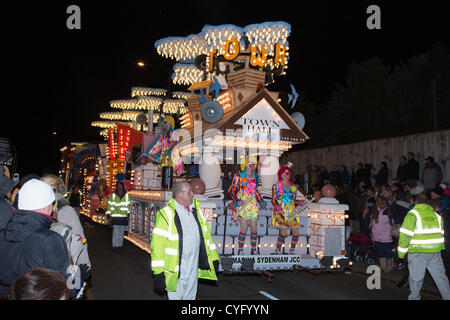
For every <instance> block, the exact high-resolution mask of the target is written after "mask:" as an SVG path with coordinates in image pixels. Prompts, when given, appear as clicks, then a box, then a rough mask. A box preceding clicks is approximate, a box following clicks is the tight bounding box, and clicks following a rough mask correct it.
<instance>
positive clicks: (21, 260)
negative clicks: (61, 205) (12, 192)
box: [0, 210, 69, 295]
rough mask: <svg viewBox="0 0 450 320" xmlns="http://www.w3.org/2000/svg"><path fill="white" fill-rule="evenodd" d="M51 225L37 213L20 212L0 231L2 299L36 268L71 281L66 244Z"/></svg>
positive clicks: (14, 214) (0, 288) (0, 291)
mask: <svg viewBox="0 0 450 320" xmlns="http://www.w3.org/2000/svg"><path fill="white" fill-rule="evenodd" d="M50 224H51V222H50V220H49V219H48V218H46V217H44V216H43V215H41V214H39V213H37V212H33V211H26V210H18V211H14V213H13V216H12V218H11V220H10V221H9V223H8V225H7V226H6V228H5V229H3V230H0V255H1V258H0V295H1V294H2V293H3V292H4V291H5V290H6V289H7V288H8V287H10V286H11V285H12V284H13V283H14V281H15V280H16V279H17V278H18V277H20V276H21V275H22V274H23V273H25V272H27V271H28V270H30V269H33V268H47V269H51V270H54V271H58V272H60V273H61V274H63V275H64V276H65V277H66V278H67V277H68V275H67V273H66V272H67V268H68V266H69V253H68V252H67V247H66V243H65V242H64V239H63V238H62V237H61V236H60V235H59V234H58V233H56V232H54V231H51V230H50V229H49V228H50Z"/></svg>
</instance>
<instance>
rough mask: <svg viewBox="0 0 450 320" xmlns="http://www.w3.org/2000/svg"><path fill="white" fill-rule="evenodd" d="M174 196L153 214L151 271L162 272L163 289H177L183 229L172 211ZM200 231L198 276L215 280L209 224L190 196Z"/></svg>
mask: <svg viewBox="0 0 450 320" xmlns="http://www.w3.org/2000/svg"><path fill="white" fill-rule="evenodd" d="M175 206H176V203H175V199H171V200H170V201H169V203H168V205H167V206H166V207H164V208H162V209H161V210H159V211H158V212H157V213H156V220H155V226H154V228H153V233H152V240H151V244H150V246H151V249H152V253H151V259H152V271H153V273H154V274H160V273H161V272H164V275H165V279H166V291H177V284H178V279H179V277H180V274H181V271H180V264H181V255H180V253H182V252H183V247H182V245H183V244H182V241H180V239H181V240H182V239H183V230H182V228H181V222H180V218H179V217H178V213H177V212H176V211H175ZM192 213H193V214H194V217H195V219H196V221H197V224H198V227H199V230H201V232H200V252H199V264H198V277H199V278H202V279H209V280H217V275H216V273H215V271H214V264H213V261H215V260H219V254H218V253H217V250H216V246H215V244H214V241H213V240H212V236H211V231H210V228H209V224H208V222H207V221H206V219H205V217H204V216H203V214H202V212H201V209H200V206H199V203H198V200H197V199H194V209H193V211H192Z"/></svg>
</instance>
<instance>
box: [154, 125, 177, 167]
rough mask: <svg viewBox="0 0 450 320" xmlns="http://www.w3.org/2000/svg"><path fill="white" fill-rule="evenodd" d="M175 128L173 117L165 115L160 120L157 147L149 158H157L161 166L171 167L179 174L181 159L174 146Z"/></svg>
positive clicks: (175, 143) (175, 138)
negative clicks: (160, 128) (160, 126)
mask: <svg viewBox="0 0 450 320" xmlns="http://www.w3.org/2000/svg"><path fill="white" fill-rule="evenodd" d="M174 128H175V119H174V118H173V117H171V116H165V117H164V118H163V120H162V129H163V131H162V132H161V135H160V137H159V141H158V147H159V148H158V149H156V150H155V151H154V152H152V154H151V158H153V159H157V161H159V165H160V166H161V167H173V170H174V172H175V173H178V174H181V173H182V171H183V164H182V161H181V160H182V159H181V157H180V154H179V150H178V149H177V148H175V147H176V145H177V143H178V137H177V134H176V132H175V131H174Z"/></svg>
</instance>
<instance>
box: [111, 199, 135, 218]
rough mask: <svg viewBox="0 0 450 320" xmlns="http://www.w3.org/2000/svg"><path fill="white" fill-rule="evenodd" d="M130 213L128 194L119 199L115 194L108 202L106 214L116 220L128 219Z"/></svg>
mask: <svg viewBox="0 0 450 320" xmlns="http://www.w3.org/2000/svg"><path fill="white" fill-rule="evenodd" d="M129 211H130V198H129V196H128V193H125V196H123V197H122V198H119V196H118V195H117V194H115V193H113V194H112V195H111V196H110V197H109V200H108V207H107V210H106V214H109V215H110V216H111V217H113V218H114V217H115V218H126V217H128V212H129Z"/></svg>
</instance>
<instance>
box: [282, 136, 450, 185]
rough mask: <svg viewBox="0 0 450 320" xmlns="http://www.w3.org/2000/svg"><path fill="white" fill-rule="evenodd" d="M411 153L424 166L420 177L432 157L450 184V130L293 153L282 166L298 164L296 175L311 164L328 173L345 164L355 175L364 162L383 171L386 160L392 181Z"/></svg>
mask: <svg viewBox="0 0 450 320" xmlns="http://www.w3.org/2000/svg"><path fill="white" fill-rule="evenodd" d="M311 139H314V137H311ZM300 148H301V147H300ZM410 151H411V152H414V153H415V158H416V160H417V161H418V162H419V164H420V176H422V170H423V168H424V165H425V158H427V157H428V156H432V157H433V158H434V161H435V162H436V163H438V164H439V165H440V166H441V168H442V173H443V175H444V177H443V182H448V183H450V130H444V131H436V132H429V133H422V134H414V135H408V136H401V137H394V138H388V139H379V140H371V141H365V142H360V143H354V144H346V145H338V146H333V147H326V148H318V149H310V150H296V151H290V152H287V153H284V154H283V155H282V156H281V159H280V164H284V163H287V162H288V161H292V162H293V163H294V164H295V166H294V173H295V174H303V173H305V172H306V168H307V165H311V166H314V165H323V166H325V168H326V169H327V170H328V171H332V170H333V169H334V166H335V165H337V166H339V165H341V164H343V165H345V166H346V167H347V170H348V171H349V173H351V170H352V167H353V168H355V170H356V164H357V163H358V162H362V163H370V164H372V165H373V169H372V173H373V174H376V173H377V172H378V170H379V169H380V163H381V161H386V162H387V164H388V168H389V179H391V178H395V177H396V175H397V167H398V165H399V162H400V161H399V158H400V156H401V155H404V156H407V153H408V152H410Z"/></svg>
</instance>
